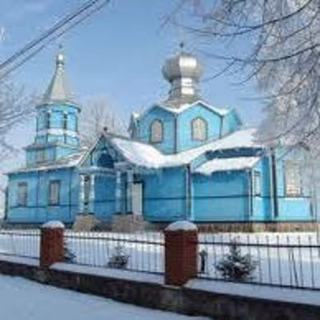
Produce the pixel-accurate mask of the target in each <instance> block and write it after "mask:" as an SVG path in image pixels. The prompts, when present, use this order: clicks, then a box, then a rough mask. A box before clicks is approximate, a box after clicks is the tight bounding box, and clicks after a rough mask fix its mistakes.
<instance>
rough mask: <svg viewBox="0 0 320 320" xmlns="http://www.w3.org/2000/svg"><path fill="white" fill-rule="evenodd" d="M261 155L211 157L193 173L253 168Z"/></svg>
mask: <svg viewBox="0 0 320 320" xmlns="http://www.w3.org/2000/svg"><path fill="white" fill-rule="evenodd" d="M260 159H261V157H234V158H221V159H213V160H210V161H207V162H205V163H204V164H202V165H201V166H199V167H198V168H196V169H195V170H194V172H195V173H199V174H203V175H210V174H212V173H214V172H221V171H236V170H246V169H251V168H253V167H254V166H255V165H256V164H257V163H258V162H259V161H260Z"/></svg>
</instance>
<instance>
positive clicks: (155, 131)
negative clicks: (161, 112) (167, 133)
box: [150, 120, 163, 143]
mask: <svg viewBox="0 0 320 320" xmlns="http://www.w3.org/2000/svg"><path fill="white" fill-rule="evenodd" d="M150 131H151V132H150V142H152V143H158V142H161V141H162V140H163V124H162V122H161V121H160V120H154V121H153V122H152V123H151V127H150Z"/></svg>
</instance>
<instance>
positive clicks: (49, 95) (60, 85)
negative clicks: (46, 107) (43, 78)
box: [42, 50, 74, 104]
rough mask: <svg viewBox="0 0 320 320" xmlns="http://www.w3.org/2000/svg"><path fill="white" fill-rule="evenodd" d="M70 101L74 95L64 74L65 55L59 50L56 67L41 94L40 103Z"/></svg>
mask: <svg viewBox="0 0 320 320" xmlns="http://www.w3.org/2000/svg"><path fill="white" fill-rule="evenodd" d="M57 102H58V103H72V104H74V96H73V94H72V91H71V89H70V87H69V84H68V81H67V79H66V74H65V56H64V54H63V53H62V52H61V50H60V52H59V53H58V54H57V56H56V68H55V72H54V75H53V77H52V80H51V82H50V84H49V86H48V88H47V90H46V92H45V94H44V95H43V99H42V104H52V103H57Z"/></svg>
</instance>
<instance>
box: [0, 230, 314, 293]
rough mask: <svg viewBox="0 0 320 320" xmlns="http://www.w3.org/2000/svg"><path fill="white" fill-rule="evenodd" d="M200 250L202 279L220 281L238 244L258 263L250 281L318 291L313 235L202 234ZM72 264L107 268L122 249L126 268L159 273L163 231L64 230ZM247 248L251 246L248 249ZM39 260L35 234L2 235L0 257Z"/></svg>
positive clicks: (162, 254)
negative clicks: (222, 263) (220, 267)
mask: <svg viewBox="0 0 320 320" xmlns="http://www.w3.org/2000/svg"><path fill="white" fill-rule="evenodd" d="M199 238H200V242H201V245H200V247H199V251H201V250H205V251H206V254H207V261H206V268H205V273H204V274H201V276H204V277H213V278H219V277H220V275H219V273H218V272H217V271H216V269H215V265H216V264H217V263H218V262H219V261H221V259H222V258H223V257H224V255H225V254H227V253H228V252H229V246H228V243H230V242H231V241H232V240H237V242H238V243H241V244H242V245H241V251H242V253H243V254H247V253H248V254H250V255H251V256H252V258H253V260H254V261H256V262H257V267H256V271H255V274H254V279H253V281H255V282H262V283H266V284H275V285H289V286H290V285H291V286H296V287H312V288H319V289H320V247H319V246H318V245H317V243H318V242H317V237H316V234H315V233H256V234H245V233H238V234H235V233H226V234H201V235H200V237H199ZM66 239H67V241H66V243H67V244H68V247H69V249H70V250H71V251H72V252H73V253H74V254H75V256H76V259H75V262H76V263H79V264H84V265H91V266H99V267H106V266H107V264H108V261H109V260H110V258H111V257H112V255H113V254H114V253H115V251H116V248H117V247H119V246H121V247H122V249H123V251H124V252H125V254H126V255H128V256H129V262H128V266H127V268H128V269H130V270H138V271H147V272H156V273H163V271H164V246H163V243H164V240H163V235H162V234H161V233H155V232H153V233H151V232H148V233H146V232H144V233H136V234H119V233H112V232H89V233H75V232H71V231H67V232H66ZM247 244H249V245H247ZM1 253H2V254H13V255H19V256H31V257H39V231H21V230H20V231H9V232H8V231H2V232H0V254H1Z"/></svg>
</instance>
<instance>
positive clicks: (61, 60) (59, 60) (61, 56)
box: [56, 43, 64, 66]
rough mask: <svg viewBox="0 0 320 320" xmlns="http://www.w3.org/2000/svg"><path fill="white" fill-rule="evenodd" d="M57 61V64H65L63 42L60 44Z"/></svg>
mask: <svg viewBox="0 0 320 320" xmlns="http://www.w3.org/2000/svg"><path fill="white" fill-rule="evenodd" d="M56 63H57V66H63V65H64V54H63V45H62V44H61V43H60V44H59V51H58V54H57V57H56Z"/></svg>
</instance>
